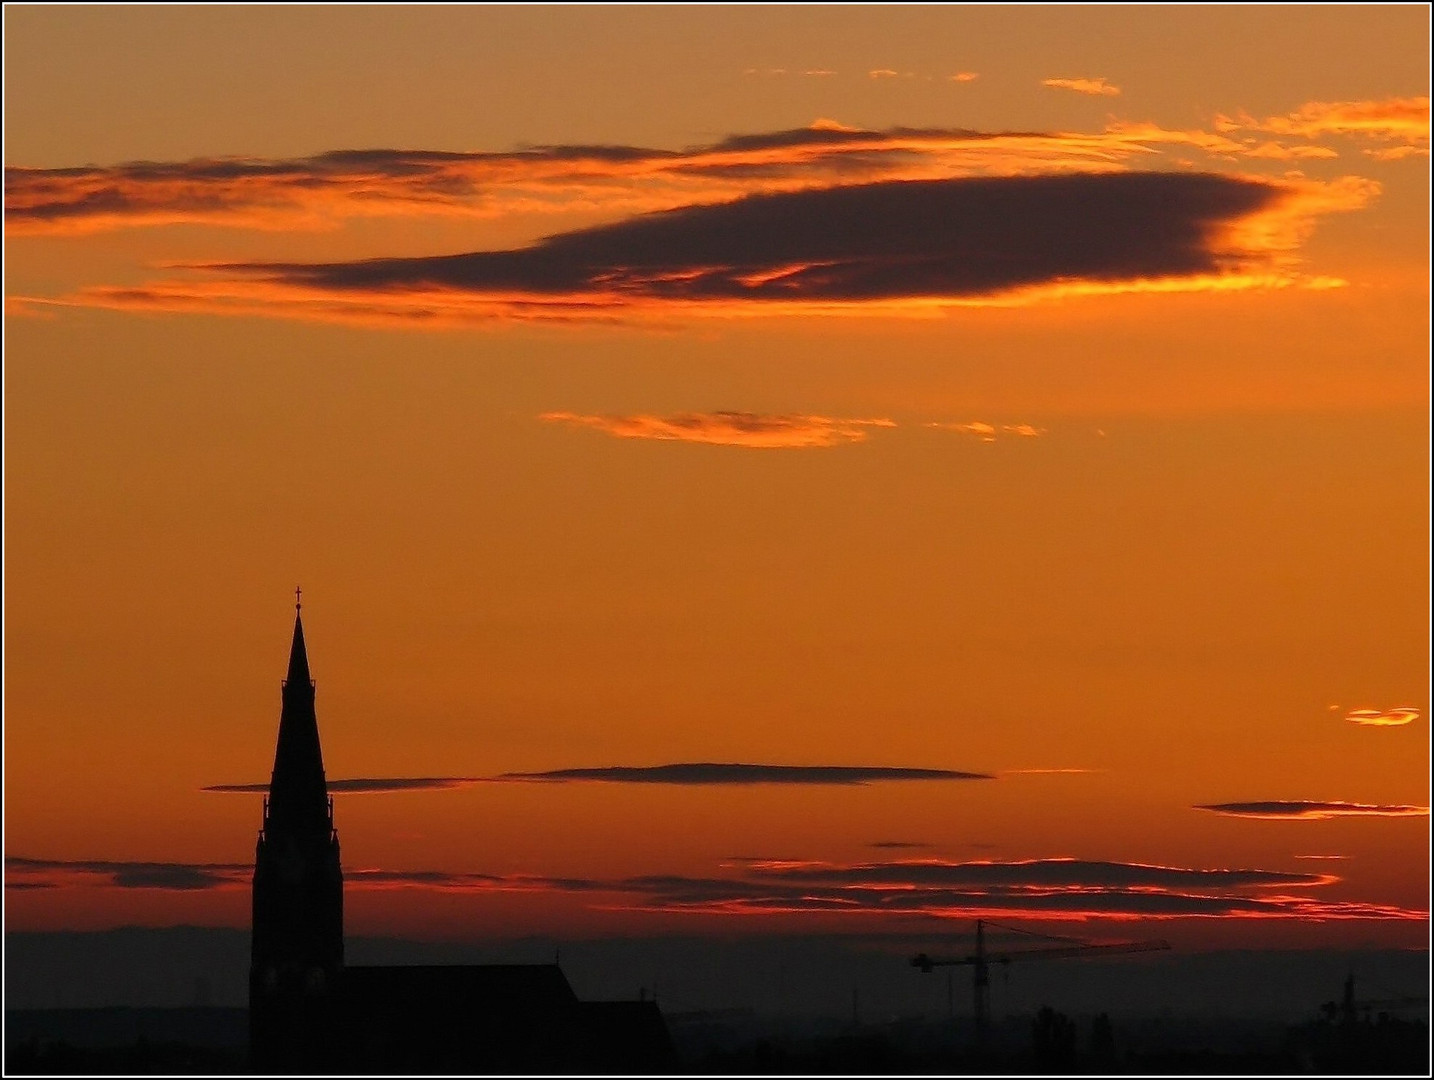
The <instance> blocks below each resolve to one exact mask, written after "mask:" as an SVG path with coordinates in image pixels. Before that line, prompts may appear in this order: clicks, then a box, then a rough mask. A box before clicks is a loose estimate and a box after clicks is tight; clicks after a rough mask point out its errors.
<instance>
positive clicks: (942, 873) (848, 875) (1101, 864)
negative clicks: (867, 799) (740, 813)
mask: <svg viewBox="0 0 1434 1080" xmlns="http://www.w3.org/2000/svg"><path fill="white" fill-rule="evenodd" d="M749 870H750V872H751V873H753V874H755V875H757V876H759V877H771V878H776V879H780V880H785V881H804V882H805V881H813V882H823V883H827V884H838V883H846V884H855V885H901V886H963V887H965V886H981V887H983V888H1017V889H1024V888H1082V889H1084V888H1096V889H1143V888H1160V889H1176V888H1191V887H1194V888H1200V889H1206V890H1208V889H1244V888H1288V887H1292V886H1303V887H1312V886H1319V885H1329V884H1332V883H1333V882H1335V881H1337V880H1338V878H1335V877H1332V876H1330V875H1328V874H1296V873H1287V872H1284V871H1277V870H1253V869H1236V870H1192V869H1187V868H1183V867H1172V866H1151V865H1146V864H1142V863H1123V862H1105V861H1090V860H1084V859H1023V860H1017V861H1011V862H997V861H988V860H976V861H967V862H948V861H946V860H942V859H919V860H916V859H912V860H901V861H896V862H879V863H857V864H841V863H820V862H781V861H770V862H765V863H753V864H751V865H750V867H749Z"/></svg>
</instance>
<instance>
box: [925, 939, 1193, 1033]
mask: <svg viewBox="0 0 1434 1080" xmlns="http://www.w3.org/2000/svg"><path fill="white" fill-rule="evenodd" d="M1169 948H1170V943H1169V942H1168V941H1123V942H1112V943H1107V944H1101V943H1095V942H1085V941H1073V942H1071V943H1070V944H1068V945H1061V946H1057V947H1054V948H1047V949H1019V950H1015V951H1011V952H996V953H990V952H987V951H986V922H985V920H984V919H977V920H976V949H975V951H974V952H972V953H970V954H969V955H967V956H928V955H927V954H926V953H921V954H919V955H917V956H913V957H912V958H911V966H912V967H914V968H917V969H918V970H919V971H921V972H923V973H930V972H931V971H933V970H935V969H936V968H938V967H967V966H969V967H970V968H971V969H972V976H973V977H972V988H973V991H974V995H973V996H974V1002H973V1007H974V1013H973V1015H974V1017H975V1021H976V1042H977V1045H978V1046H980V1047H984V1046H985V1045H986V1035H987V1032H988V1030H989V1028H990V1022H991V965H992V964H1011V963H1014V962H1016V961H1017V960H1065V959H1068V958H1071V957H1078V956H1087V955H1089V954H1091V953H1138V952H1155V951H1159V950H1164V949H1169Z"/></svg>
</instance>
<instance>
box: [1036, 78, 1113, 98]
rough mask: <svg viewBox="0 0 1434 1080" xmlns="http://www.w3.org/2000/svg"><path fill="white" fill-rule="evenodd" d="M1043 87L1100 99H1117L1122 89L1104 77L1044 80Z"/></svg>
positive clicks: (1042, 81)
mask: <svg viewBox="0 0 1434 1080" xmlns="http://www.w3.org/2000/svg"><path fill="white" fill-rule="evenodd" d="M1041 85H1042V86H1049V87H1050V88H1051V89H1053V90H1074V91H1075V92H1076V93H1077V94H1091V95H1095V96H1098V97H1115V96H1116V95H1118V94H1119V93H1120V87H1118V86H1112V85H1111V84H1110V83H1108V82H1106V81H1105V78H1104V77H1103V76H1102V77H1101V78H1098V79H1042V80H1041Z"/></svg>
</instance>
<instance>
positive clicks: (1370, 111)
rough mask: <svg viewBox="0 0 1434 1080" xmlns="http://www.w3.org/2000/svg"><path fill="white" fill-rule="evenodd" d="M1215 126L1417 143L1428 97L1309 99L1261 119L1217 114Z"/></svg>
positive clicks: (1425, 128)
mask: <svg viewBox="0 0 1434 1080" xmlns="http://www.w3.org/2000/svg"><path fill="white" fill-rule="evenodd" d="M1215 129H1216V130H1217V131H1267V132H1270V133H1271V134H1273V135H1291V136H1295V137H1297V138H1303V139H1317V138H1320V137H1321V136H1324V135H1346V136H1361V137H1363V138H1368V139H1382V140H1387V141H1401V142H1406V143H1410V144H1412V145H1420V144H1426V143H1428V141H1429V99H1428V98H1427V97H1410V98H1386V99H1385V100H1383V101H1330V102H1327V101H1311V102H1309V103H1308V104H1305V105H1301V106H1300V107H1299V108H1298V109H1296V110H1295V111H1294V112H1292V113H1289V114H1288V115H1286V116H1267V117H1266V118H1265V119H1264V120H1256V119H1255V118H1254V117H1252V116H1250V115H1249V114H1248V113H1244V112H1242V113H1239V114H1238V115H1236V116H1233V117H1230V116H1217V117H1216V118H1215Z"/></svg>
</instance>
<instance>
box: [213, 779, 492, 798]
mask: <svg viewBox="0 0 1434 1080" xmlns="http://www.w3.org/2000/svg"><path fill="white" fill-rule="evenodd" d="M485 779H486V778H484V777H481V776H393V777H368V776H366V777H356V778H354V779H351V780H330V781H328V789H329V794H330V795H367V794H379V793H385V792H391V791H445V790H447V789H449V788H456V787H466V786H468V785H469V784H481V783H484V782H485ZM200 790H201V791H210V792H218V793H221V794H230V795H257V794H262V795H267V794H268V793H269V785H268V784H210V785H209V786H208V787H203V788H200Z"/></svg>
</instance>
